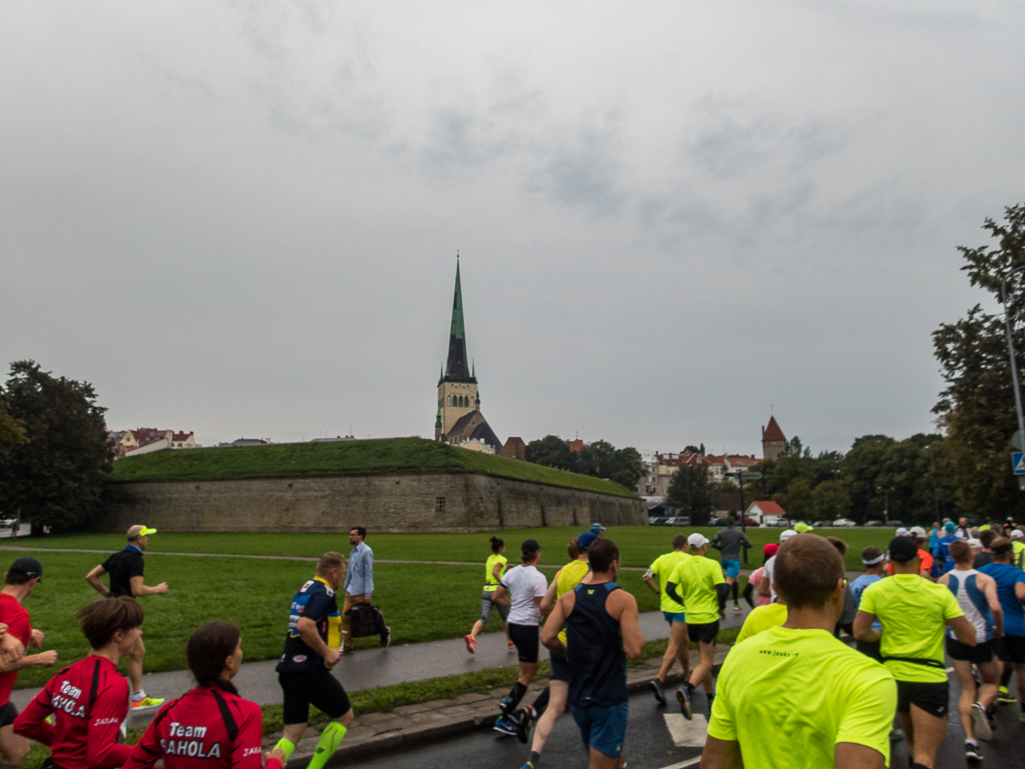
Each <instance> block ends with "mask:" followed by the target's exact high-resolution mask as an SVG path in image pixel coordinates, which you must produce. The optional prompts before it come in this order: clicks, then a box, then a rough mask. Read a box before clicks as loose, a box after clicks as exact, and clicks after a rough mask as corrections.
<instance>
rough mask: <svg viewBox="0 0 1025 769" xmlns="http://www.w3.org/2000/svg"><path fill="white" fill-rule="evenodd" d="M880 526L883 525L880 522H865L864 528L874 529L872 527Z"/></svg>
mask: <svg viewBox="0 0 1025 769" xmlns="http://www.w3.org/2000/svg"><path fill="white" fill-rule="evenodd" d="M882 525H883V522H882V521H865V526H866V527H869V528H871V527H874V526H882Z"/></svg>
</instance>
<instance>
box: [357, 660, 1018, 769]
mask: <svg viewBox="0 0 1025 769" xmlns="http://www.w3.org/2000/svg"><path fill="white" fill-rule="evenodd" d="M957 696H958V688H957V681H956V680H955V679H954V677H953V675H951V692H950V702H951V705H952V706H954V707H956V703H957ZM697 709H698V712H699V713H701V712H707V711H706V710H705V703H704V697H703V696H701V695H699V697H698V700H697ZM667 715H668V716H669V718H668V720H667ZM997 720H998V722H999V724H998V729H997V730H996V732H995V733H994V735H993V741H992V742H990V743H982V746H983V748H982V749H983V753H984V755H985V760H984V762H983V763H982V764H979V766H985V767H986V769H1020V767H1021V766H1022V763H1023V762H1022V747H1021V746H1022V736H1023V732H1025V725H1023V724H1021V723H1019V722H1018V716H1017V713H1016V707H1015V706H1011V705H1008V706H1005V707H1002V708H1001V709H1000V713H999V715H998V719H997ZM670 723H672V724H673V728H674V729H675V730H676V732H675V733H676V735H677V737H680V736H682V735H681V731H682V730H683V729H685V728H686V727H685V725H684V722H683V720H682V717H681V716H679V715H678V710H677V709H676V708H675V707H672V706H670V707H668V708H662V707H659V706H658V705H657V704H656V703H655V701H654V699H653V698H652V697H651V695H649V694H647V693H644V694H636V695H633V696H632V697H631V698H630V721H629V727H628V730H627V737H626V753H627V760H628V765H629V766H630V768H631V769H670V768H672V769H683V767H689V766H697V763H698V761H699V759H700V755H701V749H700V748H699V747H685V746H679V745H677V744H676V742H675V741H674V737H673V732H671V730H670V726H669V724H670ZM691 723H692V724H693V723H696V722H691ZM693 736H700V735H699V734H695V735H693ZM698 741H699V742H700V740H698ZM528 754H529V746H526V745H521V744H520V743H519V742H518V741H517V740H516V738H515V737H501V736H499V735H497V734H496V733H495V732H493V731H487V732H475V733H473V734H471V735H466V736H463V737H457V738H453V739H451V740H447V741H445V742H438V743H434V744H431V745H425V746H423V747H421V748H418V749H417V750H416V751H411V752H408V753H398V754H394V753H393V754H389V755H387V756H383V757H381V758H379V759H368V760H364V761H355V762H346V765H347V766H359V767H361V769H450V767H453V766H466V767H477V766H487V767H494V768H495V769H502V768H503V767H507V768H508V769H517V768H518V767H520V766H522V765H523V763H524V762H525V761H526V760H527V758H528ZM542 761H543V763H542V766H546V767H559V768H560V769H585V767H586V766H587V759H586V757H585V755H584V752H583V746H582V744H581V742H580V733H579V731H577V728H576V725H575V724H574V723H573V719H572V718H571V717H570V716H569V715H568V714H567V715H565V716H563V717H562V718H560V719H559V720H558V721H557V722H556V724H555V729H554V730H553V732H552V736H551V738H550V739H549V742H548V746H547V747H546V750H545V753H544V757H543V760H542ZM890 766H891V767H903V766H907V749H906V743H904V742H898V743H895V744H894V746H893V750H892V755H891V758H890ZM964 766H965V758H964V732H963V731H962V730H961V723H960V721H959V720H958V719H957V718H952V719H951V722H950V727H949V729H948V732H947V739H946V742H944V745H943V750H942V752H941V754H940V756H939V760H938V761H937V763H936V767H935V769H962V768H963V767H964Z"/></svg>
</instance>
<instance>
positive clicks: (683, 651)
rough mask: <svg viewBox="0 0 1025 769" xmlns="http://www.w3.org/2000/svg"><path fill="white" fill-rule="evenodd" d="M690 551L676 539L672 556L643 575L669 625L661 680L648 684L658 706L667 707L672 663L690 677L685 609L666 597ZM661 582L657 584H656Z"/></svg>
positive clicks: (682, 540)
mask: <svg viewBox="0 0 1025 769" xmlns="http://www.w3.org/2000/svg"><path fill="white" fill-rule="evenodd" d="M686 547H687V538H686V537H685V536H683V534H677V535H676V536H675V537H673V552H671V553H666V554H665V555H660V556H659V557H658V558H656V559H655V562H654V563H653V564H651V566H650V567H648V572H647V574H645V575H644V582H645V584H647V586H648V587H650V588H651V589H652V590H653V591H654V592H655V593H656V594H658V595H660V596H662V597H661V599H660V604H661V609H662V616H663V617H665V619H666V622H668V623H669V645H668V646H667V647H666V653H665V654H664V655H662V667H660V668H659V670H658V678H653V679H651V681H650V682H649V683H648V686H649V687H650V688H651V691H652V693H653V694H654V695H655V699H656V700H658V702H659V704H661V705H665V704H666V690H665V682H666V677H667V676H668V675H669V671H670V670H672V669H673V663H674V662H675V661H676V660H677V659H679V660H680V665H681V666H682V667H683V677H684V678H687V677H688V676H689V675H690V648H689V646H690V645H689V643H688V641H687V621H686V618H685V617H684V612H683V606H682V605H680V604H678V603H677V602H676V601H674V600H673V599H672V598H671V597H670V596H669V595H667V594H666V583H667V582H668V581H669V578H670V577H671V576H672V574H673V569H675V568H676V567H677V566H678V565H679V564H680V562H681V561H685V560H687V559H688V558H690V553H688V552H686V551H685V550H684V548H686ZM656 579H657V580H658V582H656V581H655V580H656Z"/></svg>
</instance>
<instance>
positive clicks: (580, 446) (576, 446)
mask: <svg viewBox="0 0 1025 769" xmlns="http://www.w3.org/2000/svg"><path fill="white" fill-rule="evenodd" d="M569 450H570V451H583V450H584V442H583V441H582V440H580V439H579V438H576V439H574V440H572V441H570V442H569Z"/></svg>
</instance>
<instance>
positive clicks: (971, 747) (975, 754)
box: [964, 740, 982, 761]
mask: <svg viewBox="0 0 1025 769" xmlns="http://www.w3.org/2000/svg"><path fill="white" fill-rule="evenodd" d="M964 757H965V759H966V760H967V761H981V760H982V751H981V750H979V746H978V745H975V744H973V743H971V742H969V741H968V740H965V743H964Z"/></svg>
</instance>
